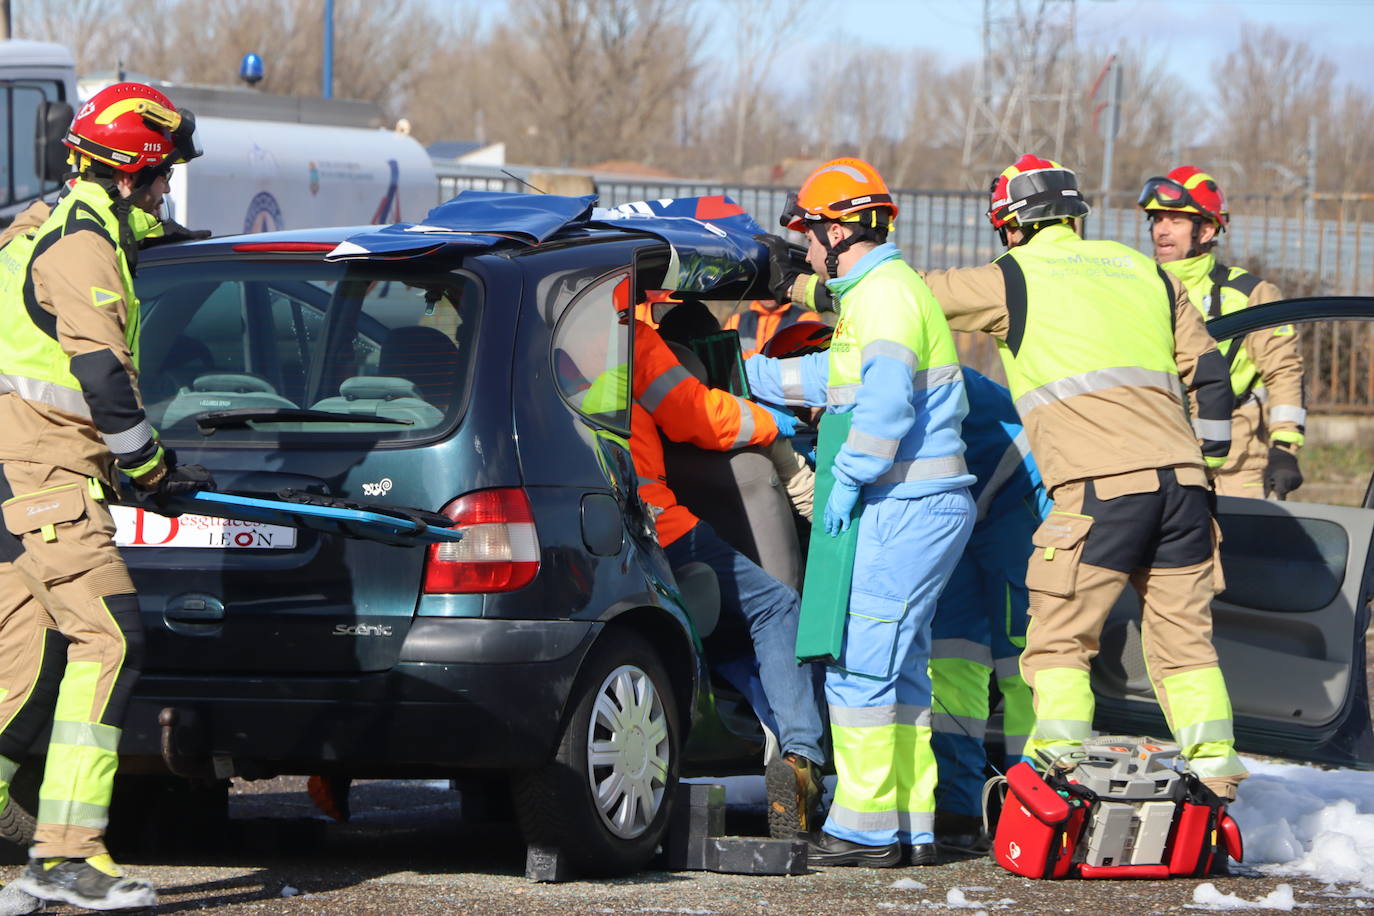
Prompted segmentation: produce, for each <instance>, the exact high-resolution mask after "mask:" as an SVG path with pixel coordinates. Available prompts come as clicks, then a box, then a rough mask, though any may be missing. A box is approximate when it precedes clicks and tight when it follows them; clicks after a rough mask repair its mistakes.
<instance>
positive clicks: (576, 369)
mask: <svg viewBox="0 0 1374 916" xmlns="http://www.w3.org/2000/svg"><path fill="white" fill-rule="evenodd" d="M629 279H630V274H629V271H627V270H620V271H615V272H613V273H610V274H605V275H603V276H601V277H598V278H597V279H595V280H593V281H592V282H591V283H590V284H588V285H587V286H586V288H584V289H583V290H582V291H581V292H579V293H578V294H577V296H576V297H575V298H574V299H573V301H572V302H571V303H570V304H569V305H568V307H567V309H565V310H564V312H563V314H562V316H560V318H559V320H558V324H557V325H556V326H555V327H554V331H553V350H552V353H551V354H550V356H551V359H552V362H553V377H554V380H555V382H556V384H557V385H558V391H559V394H561V395H562V396H563V399H564V400H565V401H567V402H568V404H569V405H571V406H572V408H573V409H574V410H576V411H577V412H578V413H579V414H581V415H582V416H583V417H585V418H586V419H587V420H588V421H589V422H591V423H592V424H594V425H596V426H601V427H606V428H609V429H613V430H616V431H618V432H621V433H624V434H626V435H628V434H629V429H630V385H629V380H630V334H629V328H628V327H627V326H626V325H624V324H622V323H621V322H620V320H619V317H620V316H619V314H618V313H617V311H616V299H617V294H619V296H620V297H621V298H623V297H624V296H625V295H626V291H627V290H628V288H629Z"/></svg>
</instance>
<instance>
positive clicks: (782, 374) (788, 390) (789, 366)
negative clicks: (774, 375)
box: [778, 359, 806, 407]
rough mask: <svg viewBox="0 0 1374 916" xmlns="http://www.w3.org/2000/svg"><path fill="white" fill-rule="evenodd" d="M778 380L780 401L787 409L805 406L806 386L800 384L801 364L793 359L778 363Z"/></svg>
mask: <svg viewBox="0 0 1374 916" xmlns="http://www.w3.org/2000/svg"><path fill="white" fill-rule="evenodd" d="M778 380H779V382H780V384H781V385H782V400H783V403H784V404H786V405H787V406H788V407H805V406H806V386H805V385H804V384H803V383H802V367H801V362H800V361H799V360H795V359H784V360H781V361H780V365H779V368H778Z"/></svg>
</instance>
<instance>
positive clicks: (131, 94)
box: [62, 83, 200, 172]
mask: <svg viewBox="0 0 1374 916" xmlns="http://www.w3.org/2000/svg"><path fill="white" fill-rule="evenodd" d="M194 134H195V118H194V117H193V116H192V115H191V113H190V112H189V111H188V112H180V113H179V112H178V111H177V109H176V106H175V105H173V104H172V102H171V100H170V99H168V98H167V96H165V95H163V94H162V93H161V92H158V91H157V90H156V89H154V88H153V87H152V86H145V85H144V84H142V83H115V84H114V85H113V86H106V87H105V88H104V89H102V90H100V91H99V92H97V93H96V94H95V95H93V96H91V98H90V100H89V101H87V102H86V104H85V105H82V106H81V110H80V111H78V112H77V114H76V119H75V120H73V121H72V126H71V128H70V129H69V130H68V131H67V136H66V137H64V138H63V141H62V142H63V143H65V144H66V145H67V146H69V147H71V148H72V149H74V150H76V151H78V152H79V153H81V154H82V155H84V156H89V157H90V158H91V159H94V160H95V161H97V162H103V163H105V164H106V165H108V166H110V167H111V168H113V169H115V170H116V171H119V172H137V171H139V170H141V169H145V168H157V167H158V166H161V165H163V164H164V163H165V164H167V165H172V164H175V163H177V162H186V161H189V160H191V159H194V158H195V157H196V156H199V155H200V149H199V148H198V147H197V146H196V144H195V139H194Z"/></svg>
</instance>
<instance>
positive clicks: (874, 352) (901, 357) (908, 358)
mask: <svg viewBox="0 0 1374 916" xmlns="http://www.w3.org/2000/svg"><path fill="white" fill-rule="evenodd" d="M875 356H885V357H887V358H888V359H893V360H896V361H897V362H899V363H901V364H902V365H903V366H906V367H907V369H909V370H911V371H912V372H915V371H916V362H917V360H916V351H914V350H912V349H911V348H910V347H908V346H905V345H903V344H899V343H897V342H896V341H895V340H874V341H871V342H869V343H868V344H867V345H865V346H864V348H863V350H862V352H861V353H860V354H859V359H860V361H861V362H862V363H867V362H868V361H869V360H870V359H873V358H874V357H875Z"/></svg>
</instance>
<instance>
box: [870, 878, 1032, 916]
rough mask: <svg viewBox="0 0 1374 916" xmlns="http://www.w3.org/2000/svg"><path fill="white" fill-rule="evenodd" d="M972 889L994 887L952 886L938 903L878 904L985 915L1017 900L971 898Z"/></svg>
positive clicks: (916, 883)
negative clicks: (970, 911) (976, 912)
mask: <svg viewBox="0 0 1374 916" xmlns="http://www.w3.org/2000/svg"><path fill="white" fill-rule="evenodd" d="M902 880H903V881H905V880H907V879H905V878H903V879H902ZM901 883H902V882H901V881H898V882H896V883H895V884H893V885H892V886H893V887H897V886H898V885H900V884H901ZM912 884H913V885H919V886H921V887H924V886H925V885H923V884H921V883H920V882H919V881H913V882H912ZM970 890H988V891H990V890H992V888H990V887H987V888H963V887H951V888H950V889H949V891H948V892H947V893H946V894H945V902H944V903H936V902H935V901H933V900H922V901H921V902H920V903H919V904H906V903H880V904H878V906H879V907H882V908H883V909H887V910H913V911H916V912H925V911H926V910H978V911H979V912H981V913H982V914H983V916H988V914H987V911H988V910H990V909H1002V908H1004V907H1009V906H1011V905H1012V904H1013V903H1015V902H1016V901H1015V900H1012V899H1011V898H1009V897H1004V898H1002V899H1001V900H970V899H968V894H967V893H966V891H970ZM974 916H977V914H974Z"/></svg>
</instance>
